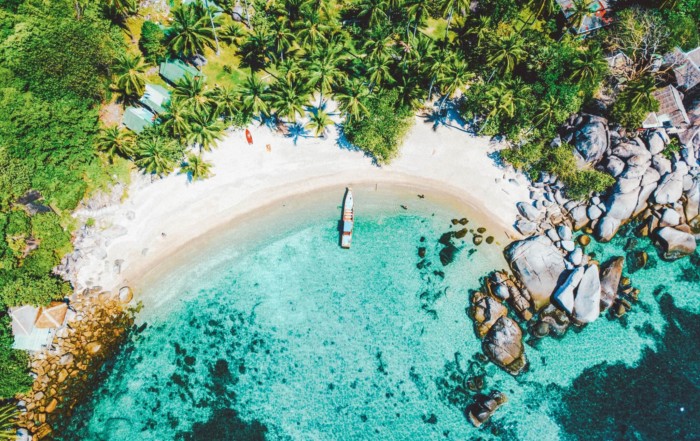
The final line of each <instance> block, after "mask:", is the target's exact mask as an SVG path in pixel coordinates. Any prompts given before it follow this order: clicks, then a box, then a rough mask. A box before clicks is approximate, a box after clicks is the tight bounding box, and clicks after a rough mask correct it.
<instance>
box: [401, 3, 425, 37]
mask: <svg viewBox="0 0 700 441" xmlns="http://www.w3.org/2000/svg"><path fill="white" fill-rule="evenodd" d="M406 12H407V13H408V15H409V16H410V17H411V20H412V21H413V36H414V37H415V36H416V32H417V31H418V26H421V25H422V24H423V23H424V22H425V21H426V20H427V19H428V18H430V2H429V1H428V0H408V2H407V3H406Z"/></svg>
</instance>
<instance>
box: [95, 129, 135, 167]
mask: <svg viewBox="0 0 700 441" xmlns="http://www.w3.org/2000/svg"><path fill="white" fill-rule="evenodd" d="M97 149H98V150H100V151H101V152H103V153H105V154H106V155H107V157H108V158H109V162H111V163H113V162H114V158H116V157H118V156H121V157H122V158H126V159H130V158H132V157H133V156H134V136H133V135H132V134H131V133H130V132H127V131H126V130H121V129H120V128H119V127H118V126H111V127H106V128H104V129H102V130H100V133H99V134H98V135H97Z"/></svg>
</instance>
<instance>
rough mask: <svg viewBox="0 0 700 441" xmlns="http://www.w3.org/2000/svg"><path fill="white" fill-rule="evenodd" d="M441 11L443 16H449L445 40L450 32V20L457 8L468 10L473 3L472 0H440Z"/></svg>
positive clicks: (459, 10)
mask: <svg viewBox="0 0 700 441" xmlns="http://www.w3.org/2000/svg"><path fill="white" fill-rule="evenodd" d="M439 5H440V12H441V13H442V16H443V17H445V18H447V27H446V28H445V40H447V35H448V34H449V32H450V22H452V15H453V14H454V12H455V10H457V11H458V12H461V11H468V10H469V6H470V5H471V0H439Z"/></svg>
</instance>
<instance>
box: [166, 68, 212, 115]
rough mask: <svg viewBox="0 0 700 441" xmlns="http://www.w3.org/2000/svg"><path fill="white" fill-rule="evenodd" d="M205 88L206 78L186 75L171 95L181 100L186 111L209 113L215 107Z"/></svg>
mask: <svg viewBox="0 0 700 441" xmlns="http://www.w3.org/2000/svg"><path fill="white" fill-rule="evenodd" d="M204 86H205V83H204V78H202V77H199V76H197V77H191V76H189V75H186V76H185V78H183V79H182V80H180V81H179V82H178V83H177V85H175V87H174V88H173V91H172V94H171V95H172V97H173V98H174V99H178V100H180V101H181V102H182V105H183V106H184V107H185V109H187V110H189V111H191V112H195V113H198V112H205V111H206V112H208V111H209V110H210V109H211V108H212V107H214V102H213V101H212V100H211V98H210V95H208V94H207V93H205V90H204Z"/></svg>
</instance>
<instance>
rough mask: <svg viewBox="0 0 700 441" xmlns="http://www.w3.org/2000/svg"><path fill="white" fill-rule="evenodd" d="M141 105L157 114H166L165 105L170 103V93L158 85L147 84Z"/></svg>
mask: <svg viewBox="0 0 700 441" xmlns="http://www.w3.org/2000/svg"><path fill="white" fill-rule="evenodd" d="M140 101H141V104H143V105H144V106H146V107H148V108H149V109H151V110H152V111H154V112H156V113H163V112H165V107H164V106H165V105H166V104H168V101H170V92H168V89H166V88H165V87H163V86H159V85H157V84H146V91H145V92H144V94H143V96H142V97H141V100H140Z"/></svg>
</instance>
